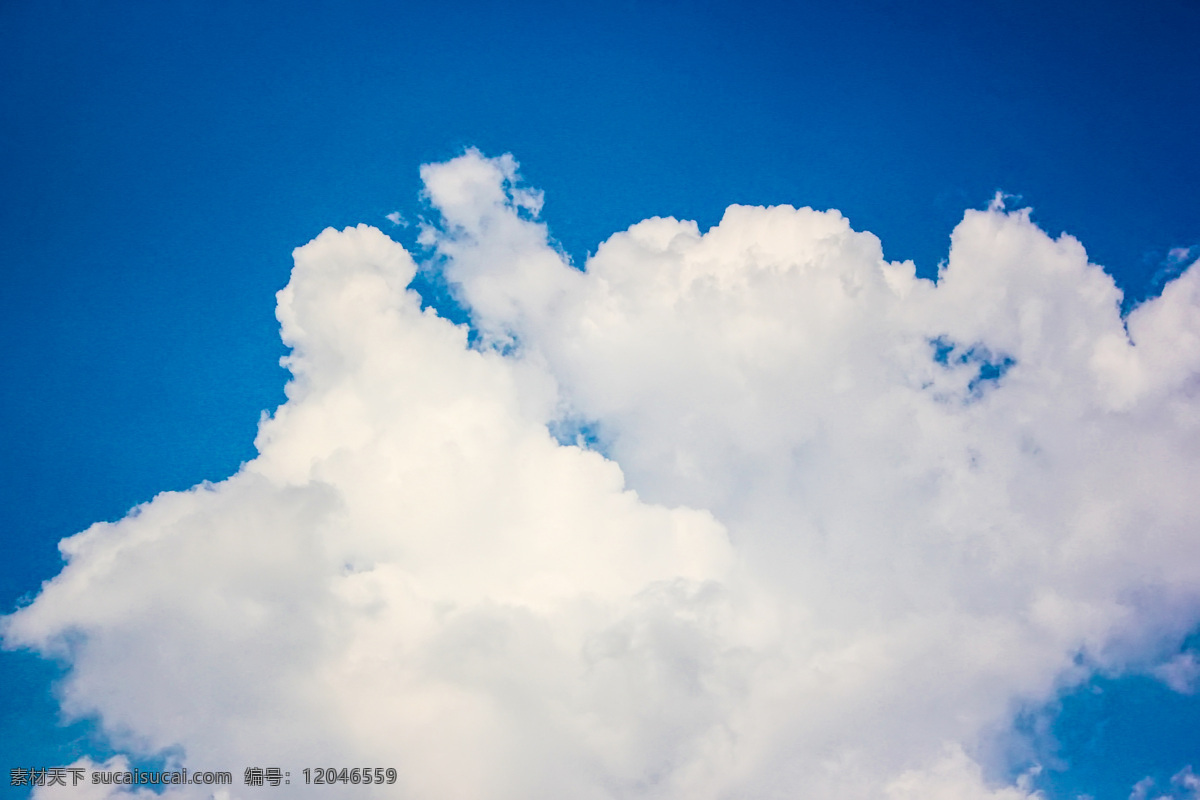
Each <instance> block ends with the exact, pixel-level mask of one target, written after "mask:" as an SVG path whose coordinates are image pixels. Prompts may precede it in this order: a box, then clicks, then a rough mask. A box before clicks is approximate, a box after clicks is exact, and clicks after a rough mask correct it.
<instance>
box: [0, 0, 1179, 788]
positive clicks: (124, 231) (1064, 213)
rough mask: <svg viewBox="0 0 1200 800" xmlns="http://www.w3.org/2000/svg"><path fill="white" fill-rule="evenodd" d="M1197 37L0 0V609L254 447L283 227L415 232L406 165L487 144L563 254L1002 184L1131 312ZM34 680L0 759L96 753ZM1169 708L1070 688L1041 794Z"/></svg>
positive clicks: (871, 18)
mask: <svg viewBox="0 0 1200 800" xmlns="http://www.w3.org/2000/svg"><path fill="white" fill-rule="evenodd" d="M1198 40H1200V4H1197V3H1196V2H1194V0H1193V1H1191V2H1185V1H1184V0H1175V1H1173V2H1164V1H1161V0H1159V1H1156V2H1149V3H1143V4H1132V3H1110V4H1106V3H1091V4H1082V3H1041V2H1028V1H1027V0H1014V1H1013V2H1003V3H987V4H976V3H962V2H953V3H951V2H926V3H920V4H908V3H899V2H892V1H891V0H851V1H850V2H843V3H791V4H784V3H762V4H756V5H753V6H746V5H745V4H740V3H739V4H735V3H732V2H715V3H700V4H695V3H689V4H684V3H676V2H658V3H647V2H628V1H627V2H615V3H606V4H597V5H595V6H591V7H576V5H575V4H563V3H530V2H505V3H501V2H495V3H466V4H456V5H454V6H452V7H440V6H438V5H437V4H424V5H417V4H404V3H384V2H350V3H346V2H339V3H333V2H303V3H296V2H289V3H282V2H261V3H254V4H239V3H232V2H207V3H197V2H171V3H162V2H157V3H149V2H122V3H119V4H116V3H102V2H48V1H46V0H37V1H36V2H35V1H34V0H9V1H8V2H5V3H3V4H0V99H2V102H0V154H2V156H3V157H2V158H0V192H3V195H2V199H0V242H3V249H2V250H0V253H2V256H0V258H2V262H0V269H2V270H3V272H2V276H0V277H2V279H3V283H2V286H3V289H2V290H0V337H2V338H0V341H2V342H3V347H2V348H0V375H3V380H2V381H0V419H2V420H3V424H2V425H0V454H2V455H0V458H2V459H3V461H2V462H0V536H2V537H3V539H2V542H0V544H2V545H3V548H4V554H5V557H4V558H3V559H2V560H0V604H2V605H3V606H4V610H8V609H11V608H12V606H13V605H14V603H16V602H18V600H19V598H20V597H21V596H23V595H26V594H27V593H30V592H36V590H37V588H38V586H39V585H40V582H41V581H42V580H44V579H48V578H49V577H51V576H53V575H54V574H55V573H56V572H57V571H58V568H59V559H58V554H57V551H56V543H57V541H58V540H59V539H60V538H62V537H64V536H67V535H70V534H71V533H74V532H76V531H78V530H81V529H83V528H84V527H86V526H87V525H89V524H91V523H92V522H94V521H97V520H105V519H107V520H111V519H117V518H119V517H121V516H123V515H124V513H125V512H126V511H127V510H128V509H129V508H130V507H131V506H132V505H134V504H136V503H139V502H143V501H145V500H148V499H149V498H150V497H152V496H153V495H154V494H155V493H157V492H159V491H163V490H168V489H182V488H186V487H188V486H191V485H193V484H195V483H197V482H199V481H201V480H204V479H210V480H219V479H221V478H223V477H226V476H228V475H229V474H231V473H232V472H233V471H235V470H236V469H237V466H238V464H239V463H240V462H242V461H244V460H246V459H249V458H251V457H252V456H253V455H254V451H253V447H252V441H253V437H254V432H255V426H256V424H257V422H258V418H259V414H260V412H261V411H262V410H263V409H271V408H274V407H275V406H276V405H277V404H278V403H280V402H281V401H282V399H283V394H282V386H283V382H284V378H285V373H284V372H283V371H282V370H281V369H279V368H278V367H277V366H276V364H277V360H278V358H279V356H280V355H282V353H283V349H282V345H280V343H279V341H278V335H277V323H276V321H275V319H274V296H273V295H274V292H275V291H277V290H278V289H280V288H282V286H283V285H284V284H285V283H286V281H287V278H288V272H289V270H290V267H291V257H290V254H291V250H292V249H293V248H294V247H296V246H298V245H301V244H303V243H305V242H306V241H308V240H309V239H311V238H312V237H313V236H314V235H316V234H317V233H318V232H319V231H320V230H321V229H323V228H324V227H326V226H339V227H340V226H345V225H350V224H356V223H359V222H367V223H370V224H374V225H378V226H380V227H383V228H384V229H385V230H388V231H389V233H391V234H392V235H394V236H396V237H397V238H398V239H400V240H401V241H403V242H405V243H406V244H411V242H412V240H413V230H412V228H409V229H401V228H396V227H389V224H388V223H387V221H386V220H385V215H386V214H388V213H389V212H392V211H396V210H399V211H400V212H401V213H403V214H404V215H405V216H406V217H407V218H408V219H415V218H416V217H417V215H419V214H420V213H421V210H422V207H421V204H420V201H419V199H418V192H419V181H418V176H417V168H418V166H419V165H420V164H421V163H424V162H428V161H433V160H441V159H445V158H447V157H451V156H453V155H456V154H458V153H459V152H461V151H462V149H463V148H464V147H467V146H477V147H479V148H481V149H482V150H483V151H484V152H485V153H488V154H493V155H494V154H499V153H502V152H505V151H511V152H512V153H513V154H514V155H515V156H516V157H517V158H518V160H519V161H521V163H522V172H523V174H524V176H525V177H526V178H527V180H528V182H529V183H530V184H532V185H533V186H536V187H539V188H542V189H544V190H545V192H546V205H545V208H544V211H543V216H544V218H545V219H546V220H547V221H548V222H549V224H550V227H551V232H552V234H553V235H554V236H555V237H556V238H557V239H558V240H559V241H560V242H561V243H562V245H563V247H564V248H565V249H566V250H567V252H569V253H570V254H571V255H572V256H573V258H574V259H575V260H576V262H577V263H582V260H583V259H584V258H585V257H586V255H587V254H588V253H589V252H591V251H594V250H595V248H596V246H597V244H598V243H599V242H600V241H602V240H603V239H604V238H606V237H607V236H608V235H610V234H611V233H612V232H614V231H617V230H621V229H624V228H625V227H627V226H628V225H630V224H632V223H634V222H636V221H638V220H641V219H644V218H646V217H649V216H653V215H663V216H665V215H674V216H677V217H685V218H692V219H696V220H698V221H699V222H700V224H701V227H702V228H704V227H707V226H709V225H712V224H714V223H715V222H716V221H717V220H718V219H719V218H720V216H721V213H722V211H723V210H724V208H725V207H726V206H727V205H729V204H731V203H750V204H760V205H765V204H774V203H791V204H793V205H812V206H814V207H817V208H838V209H840V210H841V211H842V212H843V213H844V214H846V215H847V216H848V217H849V218H850V220H851V222H852V224H853V225H854V226H855V227H856V228H858V229H860V230H861V229H866V230H870V231H872V232H874V233H875V234H877V235H878V236H880V238H881V239H882V241H883V246H884V251H885V254H886V255H887V256H888V257H889V258H892V259H909V258H911V259H914V260H915V261H916V263H917V265H918V268H919V270H920V272H921V273H922V274H925V275H930V276H932V275H934V274H935V273H936V269H937V265H938V262H939V261H940V260H941V259H943V258H945V256H946V251H947V247H948V244H949V241H948V234H949V232H950V230H951V229H952V228H953V226H954V225H955V224H956V223H957V222H958V220H959V219H961V216H962V212H963V210H964V209H965V208H968V207H980V206H982V205H984V204H986V202H987V201H988V200H989V199H990V197H991V196H992V195H993V194H994V193H995V192H996V191H997V190H1004V191H1006V192H1010V193H1014V194H1017V195H1019V196H1020V198H1021V201H1022V202H1023V203H1025V204H1029V205H1032V206H1033V208H1034V210H1035V213H1034V218H1035V220H1037V221H1038V222H1039V223H1040V224H1041V225H1042V226H1043V227H1044V228H1046V229H1047V230H1048V231H1049V232H1051V233H1054V234H1056V233H1058V232H1060V231H1063V230H1065V231H1068V232H1070V233H1072V234H1074V235H1076V236H1077V237H1079V238H1080V239H1081V240H1082V241H1083V243H1084V244H1085V246H1086V247H1087V248H1088V251H1089V253H1090V254H1091V257H1092V259H1093V260H1094V261H1096V262H1098V263H1101V264H1103V265H1105V266H1106V268H1107V269H1108V270H1109V271H1110V272H1111V273H1112V274H1113V275H1114V276H1116V278H1117V279H1118V282H1119V284H1120V285H1121V286H1122V287H1123V288H1124V289H1125V290H1126V292H1127V294H1128V296H1129V299H1130V301H1131V302H1135V301H1136V300H1138V299H1140V298H1143V297H1145V296H1147V295H1152V294H1154V293H1155V292H1156V291H1157V290H1158V288H1160V287H1161V283H1162V280H1163V277H1164V272H1163V269H1162V267H1163V263H1164V259H1165V258H1166V254H1167V252H1168V251H1169V250H1170V249H1171V248H1177V247H1191V246H1195V245H1198V244H1200V215H1198V214H1197V210H1198V209H1200V202H1198V201H1200V180H1198V179H1200V159H1198V158H1197V147H1196V145H1197V142H1198V141H1200V102H1198V101H1200V65H1198V62H1197V59H1196V51H1195V45H1196V42H1197V41H1198ZM1168 271H1169V270H1168ZM52 674H53V668H52V666H50V665H44V664H40V663H39V662H37V661H36V660H35V659H32V658H31V657H29V656H27V655H22V654H0V686H4V687H5V688H4V690H3V692H2V693H0V698H2V705H0V725H2V726H3V727H2V728H0V731H2V732H0V768H4V769H7V768H9V767H12V766H22V765H23V766H30V765H33V766H39V765H40V766H55V765H59V764H65V763H66V762H68V761H70V760H72V759H73V758H74V757H76V756H77V755H79V754H81V753H83V752H91V753H94V754H98V755H102V754H103V753H104V751H103V749H102V744H97V743H95V742H93V741H91V740H90V739H89V731H90V727H89V726H88V725H82V726H78V725H77V726H75V727H74V728H71V729H59V728H57V727H56V726H55V719H54V714H55V711H54V709H55V706H54V704H53V702H52V701H51V698H50V694H49V686H50V680H51V676H52ZM1097 698H1103V701H1101V700H1099V699H1097ZM1196 714H1197V704H1196V700H1195V699H1194V698H1181V697H1179V696H1175V695H1172V694H1171V693H1170V692H1168V691H1166V690H1165V689H1161V688H1154V689H1151V688H1147V685H1146V683H1145V682H1144V681H1142V682H1138V681H1137V680H1131V681H1125V682H1122V681H1116V682H1109V683H1108V684H1105V685H1104V691H1103V692H1102V693H1100V694H1095V693H1093V692H1091V691H1090V690H1086V691H1082V692H1080V693H1078V695H1076V696H1073V697H1072V698H1068V699H1067V700H1066V701H1064V711H1063V713H1062V715H1061V717H1060V718H1059V723H1058V725H1059V727H1058V729H1056V730H1057V733H1058V738H1059V740H1060V741H1061V742H1062V748H1061V750H1060V752H1059V756H1060V758H1061V759H1062V762H1063V764H1064V765H1068V766H1069V767H1070V768H1069V769H1067V770H1065V771H1063V772H1060V773H1056V774H1054V775H1053V776H1051V777H1049V778H1047V781H1048V783H1047V786H1048V787H1050V788H1052V789H1053V792H1052V794H1051V797H1052V798H1070V797H1073V794H1072V793H1073V792H1076V791H1086V792H1089V793H1091V794H1093V795H1094V796H1095V797H1096V798H1097V800H1107V798H1120V800H1124V797H1125V796H1127V794H1128V790H1129V787H1130V786H1131V785H1132V784H1133V783H1134V782H1135V781H1137V780H1138V779H1140V778H1141V777H1144V775H1146V774H1147V772H1146V771H1145V770H1146V769H1147V767H1146V764H1151V765H1152V766H1153V768H1154V769H1156V770H1158V771H1159V772H1167V773H1169V771H1173V770H1175V769H1178V768H1179V767H1181V766H1183V764H1182V763H1179V758H1180V756H1179V753H1180V752H1190V753H1192V754H1197V755H1194V757H1193V760H1194V761H1195V762H1196V763H1195V766H1196V767H1197V768H1200V736H1198V735H1197V734H1196V733H1195V731H1196V730H1197V727H1198V726H1196V725H1195V724H1194V723H1195V722H1197V721H1200V720H1197V718H1196ZM1098 715H1099V716H1098ZM1100 717H1103V718H1104V719H1108V720H1109V722H1108V723H1106V725H1105V726H1104V730H1105V731H1107V732H1106V733H1105V734H1104V736H1102V737H1099V738H1096V737H1089V736H1087V735H1085V733H1084V732H1085V731H1086V730H1092V729H1094V728H1095V727H1096V725H1097V724H1098V723H1097V722H1096V719H1099V718H1100ZM1185 721H1186V722H1189V723H1192V724H1183V722H1185ZM1089 726H1090V727H1089ZM1162 731H1177V732H1178V733H1172V734H1171V735H1172V736H1173V737H1174V738H1173V739H1172V741H1171V742H1169V743H1168V742H1166V740H1165V739H1163V738H1162V736H1165V735H1166V734H1163V733H1161V732H1162ZM1156 736H1158V737H1159V738H1158V739H1156V738H1155V737H1156ZM1189 736H1190V739H1188V737H1189ZM1180 737H1183V738H1180ZM1097 743H1099V744H1097ZM1156 754H1157V755H1156ZM1156 759H1157V760H1156ZM1166 777H1169V774H1167V775H1166Z"/></svg>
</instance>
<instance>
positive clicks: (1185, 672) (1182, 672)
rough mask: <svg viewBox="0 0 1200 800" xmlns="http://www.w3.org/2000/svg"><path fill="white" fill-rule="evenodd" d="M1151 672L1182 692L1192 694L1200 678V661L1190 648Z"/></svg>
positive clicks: (1175, 689)
mask: <svg viewBox="0 0 1200 800" xmlns="http://www.w3.org/2000/svg"><path fill="white" fill-rule="evenodd" d="M1151 674H1152V675H1154V677H1156V678H1158V679H1159V680H1160V681H1162V682H1163V683H1165V684H1166V685H1167V686H1169V687H1170V688H1171V689H1173V690H1174V691H1176V692H1179V693H1180V694H1192V693H1194V692H1195V691H1196V683H1197V681H1198V680H1200V661H1197V659H1196V654H1195V653H1194V652H1192V651H1190V650H1189V651H1187V652H1183V653H1179V654H1178V655H1176V656H1175V657H1174V658H1172V659H1170V660H1169V661H1166V662H1164V663H1162V664H1159V665H1158V666H1157V667H1155V668H1154V669H1153V670H1151Z"/></svg>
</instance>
